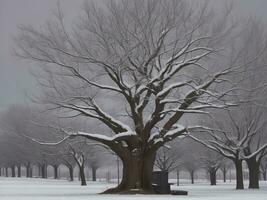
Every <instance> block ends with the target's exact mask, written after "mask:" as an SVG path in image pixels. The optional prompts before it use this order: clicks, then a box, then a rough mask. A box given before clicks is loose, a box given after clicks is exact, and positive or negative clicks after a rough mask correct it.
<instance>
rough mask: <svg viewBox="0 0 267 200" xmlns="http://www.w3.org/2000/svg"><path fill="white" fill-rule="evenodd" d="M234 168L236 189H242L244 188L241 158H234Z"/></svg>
mask: <svg viewBox="0 0 267 200" xmlns="http://www.w3.org/2000/svg"><path fill="white" fill-rule="evenodd" d="M235 169H236V189H237V190H242V189H244V180H243V169H242V160H235Z"/></svg>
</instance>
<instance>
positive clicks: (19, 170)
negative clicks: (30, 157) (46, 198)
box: [17, 165, 21, 177]
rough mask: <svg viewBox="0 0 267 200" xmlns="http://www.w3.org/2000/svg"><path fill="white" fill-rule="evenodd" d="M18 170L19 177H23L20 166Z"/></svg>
mask: <svg viewBox="0 0 267 200" xmlns="http://www.w3.org/2000/svg"><path fill="white" fill-rule="evenodd" d="M17 170H18V177H21V166H20V165H18V166H17Z"/></svg>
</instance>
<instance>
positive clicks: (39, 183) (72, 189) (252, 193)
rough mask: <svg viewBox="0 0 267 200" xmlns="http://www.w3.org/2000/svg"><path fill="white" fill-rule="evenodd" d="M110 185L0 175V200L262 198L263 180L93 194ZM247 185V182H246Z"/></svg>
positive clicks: (266, 190)
mask: <svg viewBox="0 0 267 200" xmlns="http://www.w3.org/2000/svg"><path fill="white" fill-rule="evenodd" d="M111 186H112V184H107V183H105V182H95V183H93V182H88V186H83V187H81V186H79V183H78V182H68V181H65V180H53V179H47V180H44V179H38V178H33V179H26V178H3V177H1V178H0V200H35V199H36V200H71V199H73V200H105V199H108V200H124V199H126V200H128V199H129V200H132V199H133V200H135V199H136V200H148V199H153V200H165V199H166V200H172V199H173V200H174V199H178V200H179V199H186V200H266V199H267V183H266V182H261V189H260V190H248V189H245V190H244V191H236V190H235V189H234V187H235V186H234V182H232V183H226V184H224V183H221V182H219V183H218V185H217V186H209V185H208V183H204V182H197V183H196V184H194V185H191V184H182V185H181V186H179V189H181V190H187V191H189V195H188V196H171V195H100V194H97V193H99V192H101V191H103V190H105V189H106V188H108V187H111ZM246 186H247V184H246ZM173 189H176V186H173Z"/></svg>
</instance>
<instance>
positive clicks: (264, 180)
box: [262, 171, 267, 181]
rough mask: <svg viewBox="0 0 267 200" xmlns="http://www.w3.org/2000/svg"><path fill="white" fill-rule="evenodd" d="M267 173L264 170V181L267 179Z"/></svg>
mask: <svg viewBox="0 0 267 200" xmlns="http://www.w3.org/2000/svg"><path fill="white" fill-rule="evenodd" d="M266 175H267V171H264V172H263V173H262V176H263V180H264V181H266V178H267V176H266Z"/></svg>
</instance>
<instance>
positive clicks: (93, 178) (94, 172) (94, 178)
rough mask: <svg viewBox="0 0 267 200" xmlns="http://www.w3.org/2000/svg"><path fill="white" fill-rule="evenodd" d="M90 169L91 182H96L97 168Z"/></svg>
mask: <svg viewBox="0 0 267 200" xmlns="http://www.w3.org/2000/svg"><path fill="white" fill-rule="evenodd" d="M91 169H92V180H93V181H96V170H97V168H96V167H94V166H92V167H91Z"/></svg>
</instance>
